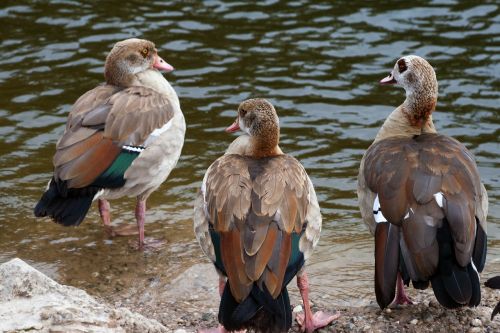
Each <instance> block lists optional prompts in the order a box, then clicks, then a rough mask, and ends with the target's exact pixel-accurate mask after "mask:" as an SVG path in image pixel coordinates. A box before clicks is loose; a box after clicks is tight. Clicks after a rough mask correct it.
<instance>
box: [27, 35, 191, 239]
mask: <svg viewBox="0 0 500 333" xmlns="http://www.w3.org/2000/svg"><path fill="white" fill-rule="evenodd" d="M172 70H173V67H172V66H170V65H169V64H167V63H166V62H165V61H164V60H163V59H162V58H161V57H160V56H159V55H158V53H157V50H156V48H155V45H154V44H153V43H152V42H150V41H147V40H143V39H135V38H132V39H127V40H124V41H121V42H118V43H116V44H115V45H114V47H113V49H112V50H111V52H110V53H109V54H108V56H107V58H106V64H105V70H104V77H105V79H106V83H103V84H101V85H99V86H97V87H96V88H94V89H92V90H90V91H88V92H86V93H85V94H83V95H82V96H81V97H80V98H79V99H78V100H77V101H76V103H75V104H74V105H73V107H72V109H71V111H70V113H69V116H68V120H67V123H66V129H65V131H64V133H63V135H62V137H61V138H60V139H59V141H58V142H57V146H56V153H55V155H54V158H53V164H54V175H53V177H52V179H51V180H50V182H49V185H48V187H47V189H46V191H45V193H44V194H43V196H42V198H41V199H40V201H39V202H38V204H37V205H36V207H35V216H38V217H40V216H50V217H51V218H52V219H53V220H54V221H55V222H57V223H60V224H63V225H65V226H73V225H79V224H80V223H81V222H82V220H83V219H84V218H85V215H86V214H87V212H88V210H89V208H90V205H91V203H92V201H93V200H96V199H98V202H99V212H100V215H101V218H102V221H103V223H104V225H105V227H106V229H107V230H113V231H112V233H113V234H120V229H119V228H116V230H114V229H113V228H111V224H110V223H111V222H110V212H109V209H110V205H109V203H108V201H107V199H116V198H121V197H124V196H129V197H136V198H137V205H136V209H135V216H136V220H137V227H138V230H139V242H138V246H139V247H140V248H142V247H143V246H144V220H145V212H146V199H147V198H148V197H149V195H150V194H151V193H152V192H153V191H154V190H156V189H157V188H158V187H159V186H160V184H161V183H163V181H165V179H166V178H167V177H168V175H169V173H170V171H171V170H172V169H173V167H174V166H175V164H176V163H177V160H178V159H179V156H180V153H181V149H182V145H183V143H184V133H185V130H186V124H185V121H184V116H183V114H182V111H181V108H180V104H179V99H178V97H177V94H176V93H175V91H174V89H173V88H172V87H171V86H170V84H169V83H168V81H167V80H165V78H164V77H163V75H162V74H161V73H160V72H159V71H166V72H169V71H172Z"/></svg>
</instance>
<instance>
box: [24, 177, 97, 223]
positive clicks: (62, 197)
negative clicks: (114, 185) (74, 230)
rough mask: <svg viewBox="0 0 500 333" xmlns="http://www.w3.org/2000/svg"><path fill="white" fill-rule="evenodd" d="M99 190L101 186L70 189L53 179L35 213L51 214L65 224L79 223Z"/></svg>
mask: <svg viewBox="0 0 500 333" xmlns="http://www.w3.org/2000/svg"><path fill="white" fill-rule="evenodd" d="M98 191H99V188H96V187H86V188H81V189H69V190H68V189H66V187H65V186H64V185H61V184H58V183H57V182H56V181H55V180H54V179H52V180H51V181H50V184H49V188H48V189H47V190H46V191H45V193H44V194H43V195H42V198H41V199H40V201H39V202H38V203H37V205H36V206H35V209H34V214H35V216H36V217H44V216H49V217H51V218H52V219H53V220H54V221H55V222H57V223H59V224H62V225H65V226H73V225H79V224H80V223H81V222H82V221H83V219H84V218H85V216H86V215H87V212H88V211H89V208H90V206H91V205H92V200H93V199H94V196H95V194H96V193H97V192H98Z"/></svg>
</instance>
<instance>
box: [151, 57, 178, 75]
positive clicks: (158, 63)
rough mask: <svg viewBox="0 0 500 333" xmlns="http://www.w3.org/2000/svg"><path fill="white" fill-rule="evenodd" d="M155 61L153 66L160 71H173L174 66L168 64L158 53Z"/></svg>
mask: <svg viewBox="0 0 500 333" xmlns="http://www.w3.org/2000/svg"><path fill="white" fill-rule="evenodd" d="M154 59H155V61H154V63H153V67H154V68H156V69H157V70H159V71H165V72H167V73H168V72H171V71H173V70H174V67H173V66H172V65H170V64H168V63H167V62H166V61H165V60H163V59H162V58H161V57H160V56H159V55H158V54H155V58H154Z"/></svg>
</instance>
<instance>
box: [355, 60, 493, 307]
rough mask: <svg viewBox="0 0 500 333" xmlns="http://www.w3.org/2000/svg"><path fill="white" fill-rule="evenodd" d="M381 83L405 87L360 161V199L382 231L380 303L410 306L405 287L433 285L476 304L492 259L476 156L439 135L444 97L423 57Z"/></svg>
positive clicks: (445, 295)
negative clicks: (438, 112)
mask: <svg viewBox="0 0 500 333" xmlns="http://www.w3.org/2000/svg"><path fill="white" fill-rule="evenodd" d="M380 83H381V84H395V85H398V86H401V87H403V88H404V89H405V91H406V100H405V101H404V102H403V104H401V105H400V106H399V107H398V108H396V109H395V110H394V111H393V112H392V113H391V114H390V116H389V117H388V118H387V120H386V121H385V122H384V124H383V125H382V128H381V129H380V131H379V132H378V134H377V136H376V137H375V141H374V142H373V143H372V145H371V146H370V147H369V148H368V150H367V151H366V153H365V154H364V156H363V159H362V160H361V165H360V169H359V175H358V199H359V205H360V210H361V215H362V217H363V220H364V222H365V223H366V225H367V226H368V228H369V229H370V231H371V233H372V234H373V235H375V293H376V297H377V302H378V304H379V306H380V307H381V308H385V307H387V306H388V305H389V304H390V303H391V302H392V301H393V299H394V295H395V291H394V289H395V288H396V284H397V296H396V299H395V303H397V304H411V300H410V299H409V298H408V297H407V296H406V294H405V292H404V287H403V281H404V282H405V284H406V285H408V284H409V281H410V280H412V283H413V286H414V287H415V288H417V289H425V288H427V287H428V285H429V281H430V282H431V284H432V288H433V290H434V294H435V296H436V298H437V300H438V301H439V302H440V303H441V304H442V305H444V306H445V307H448V308H455V307H459V306H464V305H469V306H476V305H478V304H479V302H480V299H481V290H480V285H479V274H478V272H481V271H482V269H483V267H484V262H485V258H486V214H487V207H488V198H487V194H486V190H485V188H484V186H483V185H482V183H481V180H480V177H479V172H478V169H477V166H476V163H475V161H474V157H473V156H472V154H471V153H470V152H469V151H468V150H467V148H465V146H464V145H463V144H461V143H460V142H458V141H457V140H455V139H453V138H451V137H448V136H445V135H440V134H437V132H436V129H435V127H434V124H433V122H432V112H433V111H434V109H435V106H436V102H437V95H438V84H437V80H436V74H435V73H434V69H433V68H432V66H431V65H430V64H429V63H428V62H427V61H426V60H425V59H423V58H421V57H418V56H413V55H410V56H406V57H403V58H401V59H399V60H398V61H397V62H396V64H395V66H394V69H393V70H392V72H391V73H390V75H389V76H387V77H386V78H384V79H382V80H381V81H380Z"/></svg>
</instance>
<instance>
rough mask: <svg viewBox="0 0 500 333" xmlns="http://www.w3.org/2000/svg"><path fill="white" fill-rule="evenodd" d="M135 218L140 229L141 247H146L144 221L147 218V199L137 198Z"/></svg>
mask: <svg viewBox="0 0 500 333" xmlns="http://www.w3.org/2000/svg"><path fill="white" fill-rule="evenodd" d="M135 219H136V221H137V228H138V229H139V249H142V248H143V247H144V221H145V220H146V200H137V205H136V206H135Z"/></svg>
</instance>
